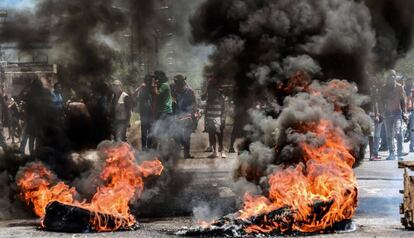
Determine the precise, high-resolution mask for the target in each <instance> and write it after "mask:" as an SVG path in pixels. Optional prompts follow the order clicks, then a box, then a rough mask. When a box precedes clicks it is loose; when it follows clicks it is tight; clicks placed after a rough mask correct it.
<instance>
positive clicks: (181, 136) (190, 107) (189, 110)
mask: <svg viewBox="0 0 414 238" xmlns="http://www.w3.org/2000/svg"><path fill="white" fill-rule="evenodd" d="M186 80H187V78H186V77H184V76H183V75H181V74H178V75H176V76H175V77H174V93H173V98H174V99H175V103H176V111H175V114H176V123H177V139H178V141H179V142H180V143H181V145H182V146H183V148H184V158H186V159H192V158H194V156H192V155H191V154H190V144H191V133H192V132H193V130H194V120H193V116H194V113H195V111H196V99H195V93H194V91H193V90H192V89H191V87H190V86H189V85H188V84H187V82H186Z"/></svg>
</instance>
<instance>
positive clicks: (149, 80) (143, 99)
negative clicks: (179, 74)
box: [134, 75, 155, 151]
mask: <svg viewBox="0 0 414 238" xmlns="http://www.w3.org/2000/svg"><path fill="white" fill-rule="evenodd" d="M154 80H155V79H154V76H152V75H146V76H145V78H144V84H143V85H142V86H141V87H139V88H137V89H136V90H135V93H134V96H135V97H136V99H137V101H138V108H139V109H138V110H139V115H140V120H141V145H142V150H144V151H146V150H149V149H150V148H151V147H152V139H151V136H150V132H151V127H152V124H153V122H154V115H153V90H152V87H153V85H154Z"/></svg>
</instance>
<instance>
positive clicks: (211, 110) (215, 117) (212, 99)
mask: <svg viewBox="0 0 414 238" xmlns="http://www.w3.org/2000/svg"><path fill="white" fill-rule="evenodd" d="M205 120H206V126H207V132H208V137H209V142H210V145H211V147H212V149H213V153H212V154H211V155H209V156H208V158H210V159H213V158H217V157H218V156H219V154H218V152H219V153H220V157H221V158H227V156H226V154H225V152H224V147H223V132H224V128H225V125H226V112H225V100H224V95H223V93H222V92H221V91H220V89H219V85H218V83H217V81H216V79H215V78H213V77H212V78H210V79H209V81H208V86H207V105H206V112H205ZM217 142H218V144H219V148H218V151H217Z"/></svg>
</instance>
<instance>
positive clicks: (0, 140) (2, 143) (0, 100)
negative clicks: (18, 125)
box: [0, 88, 7, 151]
mask: <svg viewBox="0 0 414 238" xmlns="http://www.w3.org/2000/svg"><path fill="white" fill-rule="evenodd" d="M3 104H6V102H5V101H4V93H3V89H2V88H1V89H0V105H3ZM4 112H5V111H4V109H3V107H0V119H1V118H3V115H4ZM0 147H2V148H3V151H4V150H5V149H6V148H7V143H6V139H5V137H4V129H3V120H0Z"/></svg>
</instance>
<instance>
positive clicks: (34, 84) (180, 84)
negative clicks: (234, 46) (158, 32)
mask: <svg viewBox="0 0 414 238" xmlns="http://www.w3.org/2000/svg"><path fill="white" fill-rule="evenodd" d="M51 77H52V76H50V75H43V76H41V77H39V78H37V77H35V78H34V79H33V80H32V81H31V82H30V83H29V84H28V85H27V86H26V87H25V88H24V89H23V90H22V91H21V92H20V93H19V95H14V97H11V96H9V95H6V93H4V91H3V90H2V91H1V95H0V105H1V108H0V109H1V110H0V114H1V115H0V118H1V126H2V128H3V127H4V128H6V129H5V130H4V129H2V128H1V129H2V130H1V131H2V133H0V146H1V147H3V150H4V149H6V148H9V147H10V145H14V146H16V147H19V149H20V152H21V153H23V154H29V155H32V154H34V153H35V152H36V150H37V148H40V147H42V146H43V147H44V146H50V145H52V147H56V149H58V150H63V151H65V150H67V149H68V148H70V149H72V150H79V149H85V148H88V146H89V147H91V148H93V146H96V145H97V144H99V142H100V141H103V140H113V141H123V142H125V141H127V140H128V131H129V130H128V129H129V128H130V122H131V117H132V113H133V112H134V111H135V112H137V113H138V114H139V118H140V126H141V145H142V150H144V151H147V150H153V149H154V150H162V147H163V146H164V145H166V144H171V143H170V142H171V141H173V142H174V143H175V144H176V145H175V146H176V148H178V150H180V151H181V150H182V151H183V155H184V158H187V159H191V158H194V156H193V155H192V154H191V153H190V145H191V135H192V133H194V132H195V130H196V129H197V127H198V123H199V120H200V118H201V110H200V109H199V105H197V100H196V95H195V92H194V90H193V89H192V88H191V87H190V85H189V84H188V82H187V78H186V77H185V76H184V75H182V74H177V75H175V76H174V77H173V79H172V80H169V78H168V77H167V75H166V74H165V73H164V72H163V71H155V72H154V73H152V74H148V75H146V76H145V78H144V81H143V83H142V85H141V86H139V87H138V88H136V89H135V90H133V91H130V90H128V89H127V87H126V86H125V85H123V83H122V82H121V81H120V80H113V81H112V82H110V83H109V84H107V83H102V82H101V83H90V84H88V85H85V87H84V88H88V90H86V91H88V92H85V93H82V90H79V92H77V93H74V94H73V95H69V96H67V93H66V94H65V93H64V92H63V90H62V85H61V84H60V83H55V84H54V85H53V87H49V86H48V84H51V82H52V79H51ZM45 82H46V83H45ZM202 98H203V99H204V100H205V101H206V106H205V110H204V115H205V123H204V131H205V132H207V133H208V135H209V147H208V148H207V150H206V151H207V152H211V154H210V155H209V156H208V157H209V158H218V157H221V158H226V154H225V152H224V146H223V134H224V128H225V125H226V109H225V108H226V106H225V96H224V93H223V91H222V90H221V89H220V87H219V85H218V83H217V81H216V80H215V79H214V78H213V77H211V78H210V79H209V80H208V85H207V90H206V91H205V93H204V95H202ZM106 128H107V129H108V130H107V131H108V132H107V133H106V132H105V131H106V130H105V129H106ZM6 137H7V138H6ZM6 142H7V143H6Z"/></svg>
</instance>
